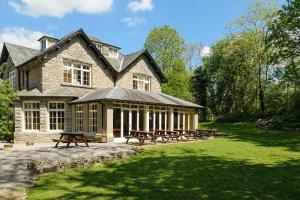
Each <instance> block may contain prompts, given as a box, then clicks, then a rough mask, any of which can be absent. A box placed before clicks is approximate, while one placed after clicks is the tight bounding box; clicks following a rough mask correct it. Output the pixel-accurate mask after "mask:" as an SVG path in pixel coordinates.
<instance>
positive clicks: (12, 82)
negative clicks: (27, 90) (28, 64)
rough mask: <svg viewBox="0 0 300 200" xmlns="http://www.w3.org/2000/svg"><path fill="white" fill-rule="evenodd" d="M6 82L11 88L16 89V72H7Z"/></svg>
mask: <svg viewBox="0 0 300 200" xmlns="http://www.w3.org/2000/svg"><path fill="white" fill-rule="evenodd" d="M8 80H9V83H10V85H11V87H12V88H14V89H17V70H13V71H11V72H9V75H8Z"/></svg>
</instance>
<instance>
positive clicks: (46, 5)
mask: <svg viewBox="0 0 300 200" xmlns="http://www.w3.org/2000/svg"><path fill="white" fill-rule="evenodd" d="M113 1H114V0H85V1H82V0H51V1H46V0H21V2H18V3H17V2H16V1H10V2H9V5H10V6H11V7H13V8H14V10H15V11H16V12H18V13H21V14H24V15H29V16H31V17H39V16H51V17H60V18H61V17H64V16H65V15H66V14H68V13H72V12H80V13H87V14H95V13H96V14H99V13H104V12H108V11H109V10H110V9H111V8H112V5H113Z"/></svg>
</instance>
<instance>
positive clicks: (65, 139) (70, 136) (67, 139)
mask: <svg viewBox="0 0 300 200" xmlns="http://www.w3.org/2000/svg"><path fill="white" fill-rule="evenodd" d="M52 141H53V142H56V144H55V148H57V147H58V145H59V143H67V145H66V146H67V147H69V146H70V144H71V143H75V145H76V146H78V143H84V144H85V145H86V146H87V147H88V146H89V144H88V142H89V141H90V140H89V139H88V138H87V137H86V136H84V134H83V133H73V132H63V133H60V137H59V139H52Z"/></svg>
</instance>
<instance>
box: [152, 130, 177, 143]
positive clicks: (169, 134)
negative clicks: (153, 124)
mask: <svg viewBox="0 0 300 200" xmlns="http://www.w3.org/2000/svg"><path fill="white" fill-rule="evenodd" d="M154 136H155V137H156V138H159V137H161V138H162V141H163V142H164V140H165V139H166V140H167V142H168V141H169V139H170V138H171V140H174V139H176V140H177V142H178V141H179V137H180V136H179V134H178V133H177V132H176V131H170V130H154Z"/></svg>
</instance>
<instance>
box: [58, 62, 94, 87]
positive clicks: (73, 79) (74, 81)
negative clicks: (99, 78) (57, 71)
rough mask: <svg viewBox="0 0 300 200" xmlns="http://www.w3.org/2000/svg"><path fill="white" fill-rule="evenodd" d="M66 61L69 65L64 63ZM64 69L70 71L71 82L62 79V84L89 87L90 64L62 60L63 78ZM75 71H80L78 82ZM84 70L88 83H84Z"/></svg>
mask: <svg viewBox="0 0 300 200" xmlns="http://www.w3.org/2000/svg"><path fill="white" fill-rule="evenodd" d="M66 63H69V64H70V65H66ZM75 65H79V66H80V68H77V67H75ZM85 67H88V68H89V69H84V68H85ZM65 70H68V71H71V83H68V82H65V80H63V82H64V84H69V85H76V86H84V87H91V81H92V65H89V64H83V63H79V62H72V61H68V60H64V70H63V73H64V74H63V79H65V77H64V76H65ZM75 71H79V73H80V76H81V77H80V82H78V79H77V77H76V74H75ZM84 72H88V73H89V79H88V81H89V84H88V85H86V84H84V78H83V77H84Z"/></svg>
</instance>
